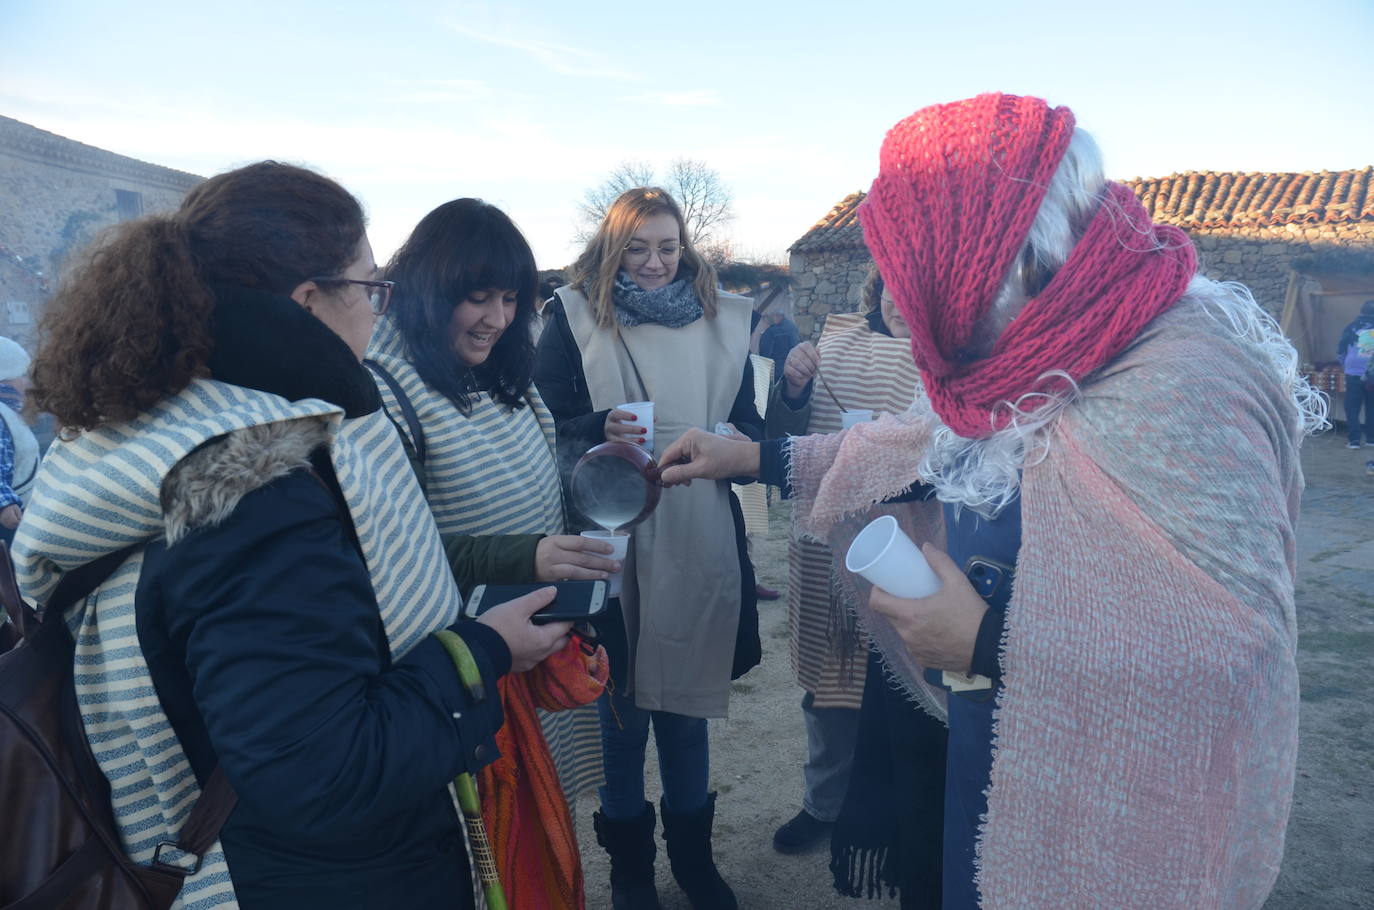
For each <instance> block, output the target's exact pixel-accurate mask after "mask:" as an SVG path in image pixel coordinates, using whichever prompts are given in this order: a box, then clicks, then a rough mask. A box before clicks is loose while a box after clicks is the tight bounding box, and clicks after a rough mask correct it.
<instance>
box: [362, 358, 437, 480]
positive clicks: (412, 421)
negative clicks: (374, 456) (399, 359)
mask: <svg viewBox="0 0 1374 910" xmlns="http://www.w3.org/2000/svg"><path fill="white" fill-rule="evenodd" d="M363 363H364V364H365V365H366V366H367V368H368V369H369V370H371V371H372V372H373V373H375V374H376V375H377V376H379V377H380V378H381V380H382V382H385V383H386V387H387V388H389V389H391V394H392V395H393V396H395V398H396V403H397V404H398V405H400V407H401V415H402V416H403V417H405V420H406V427H408V428H409V430H410V432H409V433H403V432H401V428H400V426H397V427H396V431H397V432H401V439H402V440H404V441H406V442H408V443H409V444H410V448H411V449H412V451H414V453H415V457H416V458H417V459H418V460H419V461H420V463H421V464H424V462H425V455H426V450H427V448H428V447H427V446H426V444H425V428H424V427H422V426H421V425H420V417H419V415H417V414H416V413H415V406H414V405H412V404H411V403H410V398H408V397H407V396H406V393H405V392H404V391H403V390H402V389H401V384H400V383H399V382H397V381H396V377H395V376H392V375H391V372H390V371H389V370H387V368H386V367H384V366H382V365H381V364H380V363H378V362H377V361H375V360H364V361H363ZM384 410H385V409H384ZM386 416H387V419H388V420H390V421H391V422H392V423H393V424H395V423H396V420H395V418H393V417H392V416H391V414H390V413H389V412H388V413H387V415H386Z"/></svg>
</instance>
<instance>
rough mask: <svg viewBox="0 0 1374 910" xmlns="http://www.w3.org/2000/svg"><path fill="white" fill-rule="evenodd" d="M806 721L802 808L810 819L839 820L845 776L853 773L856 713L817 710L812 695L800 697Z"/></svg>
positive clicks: (848, 709)
mask: <svg viewBox="0 0 1374 910" xmlns="http://www.w3.org/2000/svg"><path fill="white" fill-rule="evenodd" d="M802 716H803V717H805V718H806V766H805V767H804V768H803V769H802V774H803V776H804V777H805V779H806V795H805V796H804V797H803V798H802V808H803V809H805V810H806V811H807V812H808V813H810V815H811V817H812V818H818V819H820V820H821V821H823V822H833V821H834V820H835V819H837V818H839V817H840V808H841V807H842V806H843V805H844V795H845V793H847V792H848V791H849V774H850V772H851V771H853V770H854V743H855V742H856V741H857V740H858V737H859V712H858V711H855V710H854V709H853V708H817V707H816V696H814V695H812V694H811V693H810V692H807V693H806V694H805V695H803V696H802Z"/></svg>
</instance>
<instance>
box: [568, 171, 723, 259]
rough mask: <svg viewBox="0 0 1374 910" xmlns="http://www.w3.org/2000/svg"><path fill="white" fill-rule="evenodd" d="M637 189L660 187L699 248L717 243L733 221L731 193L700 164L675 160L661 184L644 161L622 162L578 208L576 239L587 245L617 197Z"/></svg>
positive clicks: (716, 175)
mask: <svg viewBox="0 0 1374 910" xmlns="http://www.w3.org/2000/svg"><path fill="white" fill-rule="evenodd" d="M636 186H662V187H663V188H664V189H666V190H667V191H668V192H669V193H671V194H672V195H673V198H674V199H676V200H677V204H678V205H679V206H680V207H681V208H682V217H683V220H685V221H686V222H687V230H688V231H689V232H690V233H691V235H692V243H693V244H695V245H697V246H698V247H701V246H707V247H710V246H712V245H713V242H714V243H715V244H716V245H719V244H720V242H721V241H720V237H719V232H720V229H721V228H723V227H724V226H725V224H726V223H727V222H728V221H730V220H731V219H732V218H734V217H735V216H734V212H733V211H732V209H731V203H732V202H733V199H734V197H733V194H732V193H731V192H730V189H729V188H728V187H727V186H726V185H725V183H724V182H723V181H722V180H721V179H720V174H719V173H718V172H717V171H716V170H715V169H714V168H712V167H709V166H707V164H706V163H705V162H703V161H698V160H696V159H693V158H678V159H676V160H674V161H673V162H672V163H671V164H670V165H669V166H668V172H667V174H666V179H664V180H663V181H662V183H660V182H659V181H658V179H657V174H656V172H655V170H654V168H653V166H652V165H650V164H649V163H648V162H645V161H622V162H621V163H620V164H618V165H617V166H616V168H615V170H613V171H612V172H611V174H610V176H608V177H607V178H606V179H605V180H604V181H602V182H601V183H600V184H599V185H597V186H596V187H594V188H592V189H589V190H587V192H586V193H585V194H583V196H582V201H581V202H579V203H578V205H577V214H578V220H579V227H578V240H580V241H582V242H586V241H587V240H588V239H589V238H590V237H591V236H592V234H594V233H595V232H596V228H597V226H598V225H599V224H600V223H601V220H602V219H603V218H605V217H606V210H607V209H609V208H610V207H611V203H612V202H615V200H616V197H617V196H619V195H620V194H621V193H623V192H625V191H626V190H628V189H631V188H633V187H636Z"/></svg>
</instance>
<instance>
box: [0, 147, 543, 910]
mask: <svg viewBox="0 0 1374 910" xmlns="http://www.w3.org/2000/svg"><path fill="white" fill-rule="evenodd" d="M375 270H376V266H375V263H374V262H373V259H372V250H371V247H370V246H369V245H368V241H367V235H366V231H365V226H364V220H363V213H362V209H361V207H360V206H359V204H358V202H357V200H356V199H354V198H353V197H352V196H351V195H350V194H349V193H348V192H347V191H346V190H344V189H343V188H342V187H340V186H339V185H338V184H336V183H334V182H333V181H331V180H328V179H326V178H325V177H322V176H320V175H318V174H315V173H313V172H311V171H308V170H303V169H301V168H297V167H292V166H288V165H283V164H278V163H276V162H270V161H266V162H261V163H258V164H253V165H250V166H248V167H244V168H240V169H239V170H236V171H231V172H229V173H226V174H221V175H219V176H217V177H213V178H211V179H209V180H207V181H205V182H204V183H202V184H200V185H199V186H197V187H196V188H195V189H194V190H192V191H191V193H190V194H188V195H187V197H186V199H185V200H184V201H183V203H182V205H181V207H180V208H179V209H178V210H177V211H176V212H175V213H174V214H172V215H170V216H155V217H150V218H146V219H142V220H139V221H136V222H131V223H129V224H127V225H123V226H121V227H120V228H119V229H117V231H116V232H115V233H114V234H113V235H112V236H111V237H110V238H109V239H108V240H107V241H106V242H105V243H104V244H103V245H101V246H100V247H99V248H97V249H96V250H95V251H94V252H93V253H92V254H91V255H90V257H89V259H88V260H87V262H86V263H85V265H84V266H83V267H82V268H81V269H79V270H78V271H77V272H76V273H75V274H74V275H73V276H72V278H71V279H70V280H69V281H67V282H66V283H65V284H64V285H63V286H62V288H61V289H60V290H59V291H58V293H57V295H56V297H55V298H54V300H53V301H52V304H51V308H50V312H49V316H48V317H47V319H46V324H45V326H44V331H45V338H44V340H43V343H42V346H41V348H40V350H39V353H38V356H37V358H36V360H35V362H34V371H33V373H34V387H33V398H34V400H35V404H36V405H37V406H38V407H39V408H42V409H44V410H48V411H51V412H52V413H53V414H55V415H56V417H57V419H58V422H59V423H60V425H61V426H62V427H63V428H64V430H63V433H62V438H61V439H60V440H59V441H58V442H57V443H56V444H54V446H53V448H52V450H51V451H50V454H49V456H48V458H47V460H46V461H45V463H44V467H43V469H42V471H41V472H40V476H39V479H38V486H37V491H36V493H35V495H34V498H33V501H32V503H31V504H30V508H29V510H28V513H27V514H26V515H25V517H24V521H23V523H22V525H21V526H20V529H19V533H18V536H17V539H16V541H15V558H16V564H17V568H18V572H19V577H20V581H21V583H22V585H23V586H24V588H25V590H26V593H27V594H28V595H29V597H30V598H31V599H34V600H36V601H37V602H39V603H42V602H44V601H45V600H47V599H48V598H49V597H50V596H51V595H52V593H53V591H54V589H55V587H56V585H57V583H58V581H59V579H60V578H61V577H62V576H63V575H65V574H66V573H69V572H71V571H73V570H76V569H78V568H80V567H82V566H86V565H89V564H91V563H92V562H94V561H96V560H100V559H102V558H104V557H107V556H115V557H116V558H115V559H113V560H112V561H113V562H118V563H119V568H117V569H115V570H114V572H113V574H112V575H110V576H109V577H108V579H107V580H106V581H105V582H104V583H103V584H102V585H101V586H100V587H98V588H97V589H96V590H95V592H94V593H93V594H92V595H91V596H89V597H87V598H85V599H84V600H82V601H80V602H78V603H77V604H76V605H75V606H74V607H73V608H72V609H71V610H70V611H69V612H68V614H67V620H68V623H69V625H71V627H72V628H74V629H75V630H76V642H77V645H76V657H75V660H76V664H77V666H78V667H79V668H80V672H79V673H78V674H77V677H76V685H77V696H78V700H79V703H80V705H81V711H82V720H83V722H84V726H85V731H86V734H87V736H88V738H89V740H90V744H91V748H92V750H93V752H94V757H95V759H96V761H97V762H98V764H99V765H100V767H101V769H102V771H103V772H104V773H105V775H106V776H107V777H108V778H109V782H110V785H111V792H112V810H113V817H114V820H115V822H116V825H117V827H118V829H119V832H120V834H121V837H122V840H123V846H124V848H125V850H126V851H127V852H128V854H129V855H130V856H131V857H132V858H133V859H134V860H135V861H137V862H140V863H148V862H150V861H151V860H152V859H153V857H154V853H155V851H156V850H157V847H158V844H159V843H162V842H166V841H171V842H175V841H176V839H177V832H178V830H179V829H180V827H181V825H182V824H183V822H184V820H185V818H186V816H187V815H188V813H189V812H190V810H191V807H192V805H193V804H194V803H195V802H196V799H197V797H198V795H199V794H200V792H201V790H202V788H205V787H207V786H208V785H209V782H210V781H211V779H212V778H214V779H215V780H216V781H218V780H219V779H220V778H223V779H225V780H227V782H228V783H229V784H230V785H231V786H232V788H233V790H234V791H235V792H236V793H237V796H238V804H237V808H236V809H234V811H233V813H232V814H231V815H229V817H228V820H227V822H226V823H225V824H224V826H223V827H222V829H221V830H220V839H219V841H218V842H217V843H216V844H215V845H214V846H212V847H211V848H210V849H209V851H207V853H206V854H205V855H204V856H202V857H201V858H200V859H201V863H200V865H199V871H198V872H197V873H195V874H193V875H191V876H189V877H188V878H187V879H186V882H185V885H184V887H183V889H182V900H183V902H184V903H185V904H187V905H190V904H195V906H197V907H228V906H239V907H243V908H283V910H284V908H302V907H305V908H309V907H322V908H323V907H328V908H360V910H361V908H383V907H391V906H396V905H397V904H398V903H400V904H404V905H406V906H424V907H450V908H460V907H470V906H472V904H473V892H472V887H471V877H470V874H469V870H468V865H467V860H466V856H465V851H464V848H463V834H462V826H461V824H460V821H459V817H458V814H457V813H456V811H455V809H454V806H453V803H452V801H451V800H450V798H449V794H448V786H447V785H448V783H449V782H450V781H451V780H452V779H453V778H454V777H455V775H457V774H459V773H460V772H467V771H476V770H478V769H480V768H481V767H482V766H483V765H485V764H486V763H487V762H488V761H490V760H491V758H493V757H494V751H495V749H494V743H493V738H494V735H495V733H496V730H497V728H498V727H499V726H500V725H501V722H502V717H501V711H500V708H499V707H498V706H497V703H496V701H495V700H494V699H490V698H483V697H481V696H480V694H479V693H478V691H477V687H476V686H465V685H464V683H463V681H462V680H461V679H460V676H459V672H458V670H457V668H456V666H455V664H456V663H457V662H459V661H460V660H461V661H463V662H464V666H469V664H468V663H467V660H468V658H471V663H473V664H475V665H476V668H477V670H478V672H479V673H480V675H481V677H482V681H483V684H484V686H485V688H486V689H488V690H491V689H492V687H494V686H495V685H496V683H497V681H498V679H499V678H500V677H502V676H503V675H504V674H505V673H506V672H507V671H508V670H510V669H515V670H523V669H529V668H530V667H532V666H535V665H536V664H537V663H538V662H539V661H541V660H543V659H544V658H545V657H546V656H548V655H549V654H551V653H553V652H555V651H557V650H558V649H560V648H562V647H563V645H564V643H565V641H566V635H567V632H568V627H567V625H566V624H556V625H549V626H534V625H533V624H531V622H530V621H529V615H530V614H531V613H532V612H533V611H534V610H535V609H537V608H538V607H539V606H542V605H544V604H546V603H547V602H548V601H549V600H550V598H551V594H552V592H551V591H549V590H546V591H541V592H537V593H536V594H532V595H529V596H528V597H526V598H522V599H521V600H519V601H514V602H512V603H509V604H505V605H501V606H499V607H496V608H494V609H493V610H492V611H490V612H488V613H487V614H485V615H484V616H483V618H482V620H480V621H478V622H459V621H458V609H459V603H460V597H459V593H458V590H457V587H456V585H455V584H454V582H453V578H452V575H451V573H450V570H449V566H448V563H447V560H446V558H445V554H444V551H443V549H442V546H441V544H440V539H439V536H438V534H437V533H436V532H435V527H434V523H433V520H432V519H431V517H430V514H429V509H428V508H427V507H426V504H425V501H424V497H423V496H422V494H421V492H420V489H419V487H418V485H417V484H416V483H415V481H414V479H413V478H412V476H411V473H410V471H409V470H408V469H407V466H406V457H405V452H404V450H403V448H402V445H401V442H400V440H399V439H398V438H397V437H396V434H395V432H394V430H393V429H392V427H391V424H390V423H389V422H388V421H387V420H386V417H385V415H384V414H383V413H382V412H381V410H380V399H379V396H378V395H377V390H376V387H375V386H374V385H373V383H372V380H371V377H370V376H369V375H368V373H367V371H366V370H365V369H364V368H363V366H362V364H361V363H360V360H361V357H362V355H363V352H364V350H365V348H366V346H367V343H368V340H369V338H370V337H371V334H372V330H373V326H374V324H375V322H376V319H377V316H378V315H379V314H381V313H382V312H383V311H385V309H386V307H387V304H388V301H389V298H390V292H391V284H390V283H389V282H384V281H379V280H377V279H376V277H375V275H374V272H375ZM120 559H122V562H121V561H120Z"/></svg>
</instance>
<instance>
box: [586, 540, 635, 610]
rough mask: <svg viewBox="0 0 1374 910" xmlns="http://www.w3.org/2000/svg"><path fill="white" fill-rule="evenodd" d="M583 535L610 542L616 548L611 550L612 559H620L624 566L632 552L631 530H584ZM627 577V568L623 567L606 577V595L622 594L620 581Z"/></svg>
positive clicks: (616, 595)
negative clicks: (626, 558) (626, 557)
mask: <svg viewBox="0 0 1374 910" xmlns="http://www.w3.org/2000/svg"><path fill="white" fill-rule="evenodd" d="M582 536H583V537H587V538H590V539H591V540H599V541H601V542H602V543H608V544H610V545H611V546H612V547H614V548H615V549H614V550H613V551H612V552H611V559H615V560H618V561H619V562H620V563H621V565H622V566H623V565H624V563H625V556H626V555H627V554H628V553H629V552H630V532H629V531H583V532H582ZM624 578H625V570H624V569H623V568H622V569H621V570H620V571H619V572H615V573H613V574H612V575H610V576H609V577H608V578H607V579H606V596H607V597H619V596H620V582H621V581H622V580H623V579H624Z"/></svg>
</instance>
